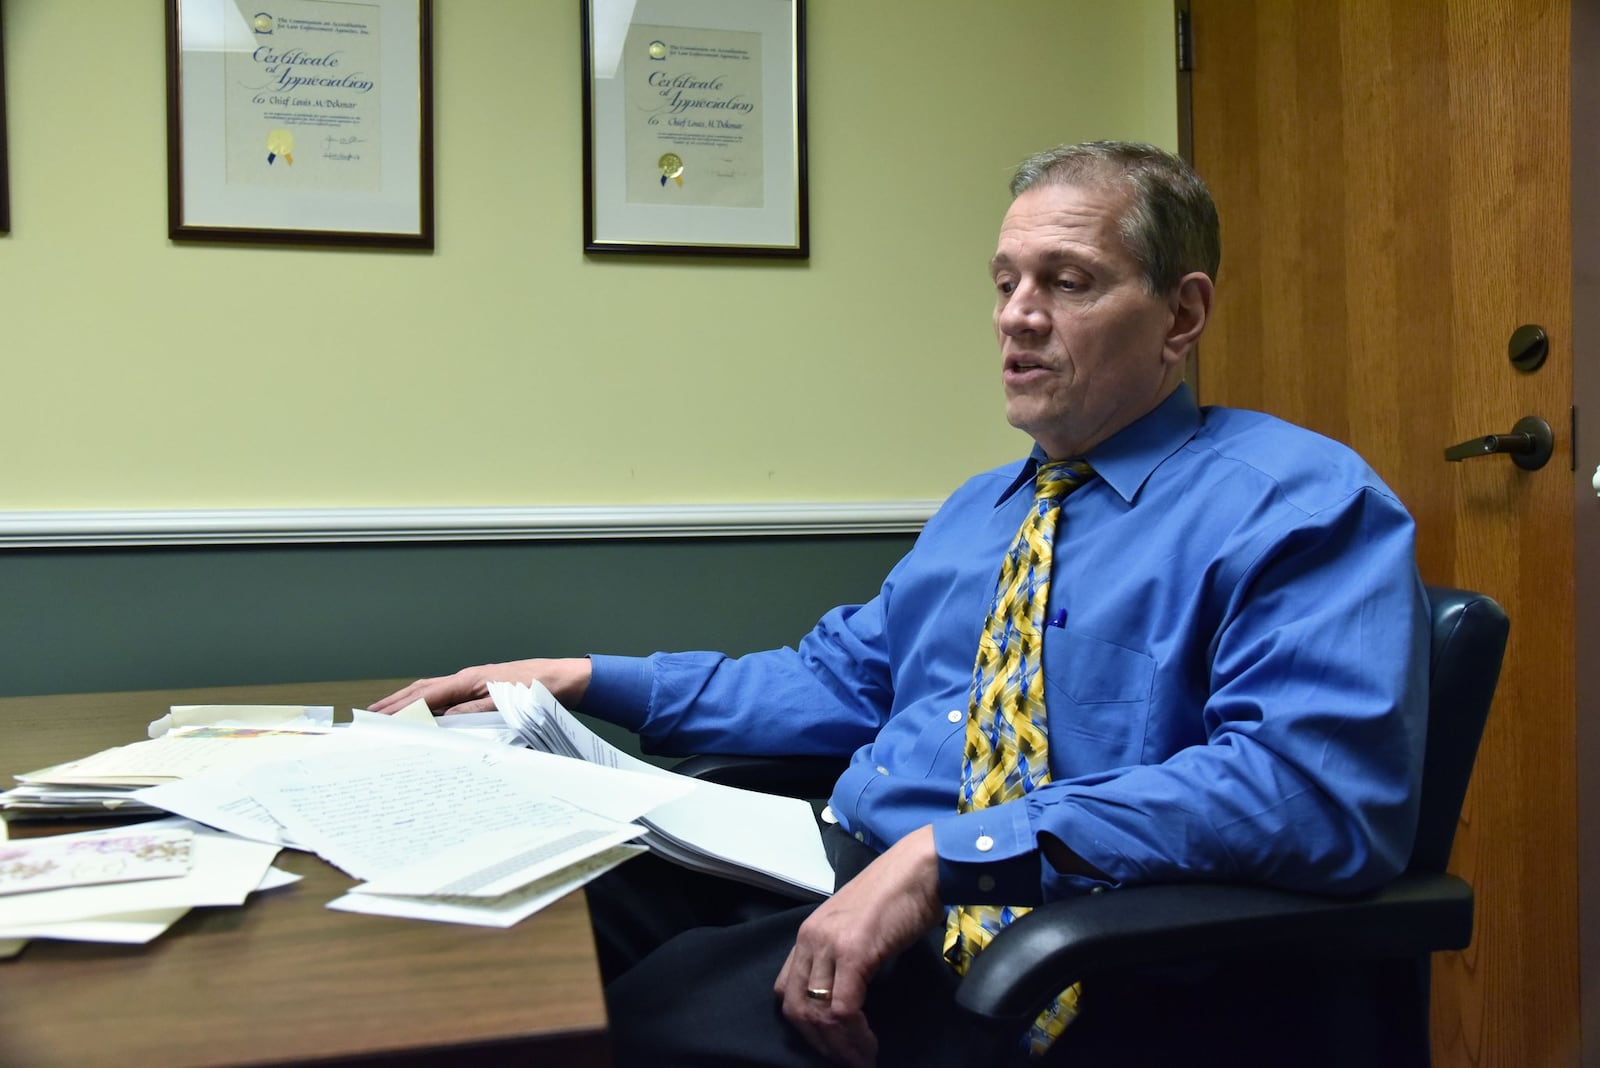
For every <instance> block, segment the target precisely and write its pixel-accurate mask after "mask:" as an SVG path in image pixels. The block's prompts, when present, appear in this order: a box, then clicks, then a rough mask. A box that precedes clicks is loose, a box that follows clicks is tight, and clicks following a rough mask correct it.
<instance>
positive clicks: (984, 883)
mask: <svg viewBox="0 0 1600 1068" xmlns="http://www.w3.org/2000/svg"><path fill="white" fill-rule="evenodd" d="M978 889H979V890H982V891H983V892H984V893H986V894H987V893H988V892H989V891H991V890H993V889H994V876H992V875H980V876H978Z"/></svg>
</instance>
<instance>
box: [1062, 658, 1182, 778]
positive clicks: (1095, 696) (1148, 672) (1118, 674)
mask: <svg viewBox="0 0 1600 1068" xmlns="http://www.w3.org/2000/svg"><path fill="white" fill-rule="evenodd" d="M1043 658H1044V662H1043V665H1042V666H1043V668H1044V677H1045V682H1044V685H1045V708H1046V710H1047V712H1048V714H1049V717H1050V742H1051V745H1050V765H1051V773H1052V776H1053V777H1054V778H1056V779H1065V778H1072V777H1075V776H1078V775H1087V774H1092V773H1095V772H1104V771H1106V770H1107V769H1109V768H1114V767H1125V766H1127V765H1130V764H1140V763H1143V762H1144V761H1143V754H1144V748H1145V733H1146V730H1147V728H1148V726H1149V722H1150V697H1151V694H1152V693H1153V692H1154V688H1155V678H1156V661H1155V658H1154V657H1153V656H1151V655H1150V654H1149V653H1146V652H1143V651H1142V650H1139V649H1130V648H1128V647H1127V646H1125V645H1117V644H1116V643H1115V642H1108V641H1105V640H1103V639H1100V638H1095V637H1092V636H1090V635H1088V634H1084V633H1082V632H1079V631H1074V630H1072V629H1071V628H1068V627H1046V628H1045V640H1044V650H1043ZM1058 741H1059V743H1060V744H1058Z"/></svg>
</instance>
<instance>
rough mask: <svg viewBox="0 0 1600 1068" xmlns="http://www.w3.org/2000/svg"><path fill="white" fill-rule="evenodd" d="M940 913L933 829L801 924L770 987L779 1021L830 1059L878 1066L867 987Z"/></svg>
mask: <svg viewBox="0 0 1600 1068" xmlns="http://www.w3.org/2000/svg"><path fill="white" fill-rule="evenodd" d="M943 914H944V906H943V905H942V904H941V903H940V902H939V860H938V855H937V854H936V853H935V852H934V846H933V828H932V827H931V826H930V827H924V828H922V829H921V830H919V831H914V832H912V833H911V834H909V835H907V836H906V837H905V838H903V839H901V840H900V841H899V842H897V843H895V845H894V846H892V847H891V848H890V849H889V850H888V851H886V852H885V853H884V854H883V855H882V856H880V857H879V858H878V859H877V860H875V861H873V862H872V863H871V864H869V865H867V867H866V868H865V869H863V870H862V872H861V874H860V875H857V876H856V877H855V878H854V879H851V880H850V881H849V882H848V883H846V884H845V885H844V886H842V887H841V888H840V889H839V890H838V892H837V893H835V894H834V895H833V897H831V898H829V899H828V900H827V901H825V902H824V903H823V904H822V905H820V906H818V908H817V910H816V911H815V912H813V913H812V914H811V916H810V918H808V919H807V920H806V921H805V923H803V924H801V925H800V932H799V935H798V936H797V937H796V939H795V945H794V948H793V949H792V950H790V951H789V959H788V960H786V961H785V962H784V964H783V970H782V971H780V972H779V973H778V981H777V983H776V984H774V986H773V990H774V992H775V993H776V994H777V995H778V996H779V997H780V998H782V999H783V1014H784V1016H786V1017H787V1018H788V1020H789V1022H790V1023H792V1024H794V1026H795V1027H797V1028H799V1030H800V1033H801V1034H803V1035H804V1036H805V1037H806V1041H808V1042H810V1043H811V1045H812V1046H814V1047H815V1048H816V1049H817V1050H818V1051H819V1052H821V1053H823V1054H825V1055H827V1056H828V1057H831V1058H833V1059H834V1060H836V1061H839V1062H841V1063H843V1064H848V1065H853V1066H861V1068H864V1066H869V1065H872V1064H874V1063H876V1061H877V1054H878V1039H877V1036H876V1035H874V1034H873V1033H872V1028H871V1027H869V1026H868V1025H867V1017H866V1014H865V1013H864V1012H863V1011H862V1009H863V1006H864V1005H865V1003H866V999H867V984H868V983H869V982H871V980H872V977H873V976H874V975H876V974H877V972H878V969H879V968H881V967H882V966H883V964H884V962H885V961H887V960H889V959H890V958H892V957H894V956H895V955H896V954H898V953H899V952H900V951H901V950H903V949H905V948H906V947H907V946H909V945H910V944H911V943H912V942H915V941H916V940H917V939H918V938H920V937H922V935H923V934H924V933H925V932H926V931H927V930H928V928H929V927H931V926H933V925H934V924H935V923H937V922H938V921H939V919H940V917H941V916H943ZM808 991H811V992H812V993H813V994H814V995H816V996H808V994H807V992H808ZM822 991H825V992H826V996H822V995H821V994H819V993H818V992H822Z"/></svg>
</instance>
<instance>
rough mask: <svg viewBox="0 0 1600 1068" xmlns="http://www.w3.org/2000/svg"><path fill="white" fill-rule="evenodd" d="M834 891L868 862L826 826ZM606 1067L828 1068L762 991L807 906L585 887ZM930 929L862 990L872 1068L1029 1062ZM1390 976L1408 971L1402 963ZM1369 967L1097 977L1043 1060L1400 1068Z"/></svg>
mask: <svg viewBox="0 0 1600 1068" xmlns="http://www.w3.org/2000/svg"><path fill="white" fill-rule="evenodd" d="M823 840H824V844H825V845H826V846H827V848H828V853H829V859H830V860H831V861H833V863H834V871H835V874H836V877H837V881H838V883H839V884H840V885H842V884H843V883H844V882H845V881H847V880H848V879H849V878H851V877H852V876H854V875H855V874H856V873H857V872H859V871H860V870H861V868H863V867H865V865H866V864H867V863H869V862H870V861H871V860H872V858H873V855H874V854H872V853H871V851H870V850H867V849H866V847H864V846H860V845H859V844H858V843H856V842H855V841H854V840H853V839H851V838H850V837H849V836H848V835H846V834H844V833H843V832H841V831H838V830H837V828H833V827H829V828H826V829H825V830H824V835H823ZM586 892H587V895H588V899H589V909H590V914H591V918H592V922H593V924H594V929H595V941H596V946H597V949H598V952H599V957H600V967H601V974H602V977H603V979H604V981H605V992H606V1005H607V1009H608V1012H609V1014H610V1023H611V1035H612V1052H613V1056H614V1058H615V1061H616V1064H617V1065H618V1066H619V1068H621V1066H629V1065H650V1066H670V1065H683V1066H694V1068H702V1066H705V1068H712V1066H717V1065H729V1066H733V1065H738V1066H752V1065H770V1066H776V1068H801V1066H805V1068H810V1066H815V1065H822V1064H825V1063H827V1062H826V1061H824V1060H823V1059H822V1058H821V1057H820V1056H819V1055H818V1054H816V1053H815V1052H814V1051H813V1050H812V1049H811V1048H810V1047H809V1046H808V1045H807V1044H806V1043H805V1040H804V1039H802V1038H801V1037H800V1036H799V1034H798V1033H797V1032H795V1031H794V1030H793V1029H792V1028H791V1027H790V1026H789V1024H788V1022H787V1021H786V1020H785V1019H784V1018H783V1014H782V1012H781V1010H780V1008H779V1005H778V1002H777V1000H776V998H775V997H774V995H773V993H772V984H773V982H774V981H775V980H776V978H777V975H778V970H779V969H780V968H781V967H782V966H783V962H784V960H785V958H786V957H787V956H788V954H789V950H790V948H791V947H793V945H794V940H795V935H796V932H797V931H798V929H799V927H800V924H801V923H802V922H804V920H805V919H806V917H807V916H809V915H810V914H811V912H812V910H814V909H815V908H816V905H817V903H816V902H799V901H796V900H794V899H792V898H787V897H783V896H781V895H778V894H774V893H770V892H767V891H762V890H757V889H754V888H751V887H747V886H745V885H743V884H740V883H734V882H730V881H728V880H723V879H718V878H715V877H711V876H706V875H701V874H699V873H695V872H690V871H687V870H685V869H683V868H680V867H678V866H676V865H673V864H670V863H668V862H666V861H663V860H660V859H658V858H656V857H654V856H645V857H640V858H638V859H636V860H631V861H629V862H628V863H626V864H624V865H622V866H621V867H619V868H617V869H614V870H613V871H611V872H609V873H607V874H606V875H604V876H602V877H601V878H599V879H596V880H595V881H594V882H592V883H590V884H589V887H588V888H587V891H586ZM942 939H943V929H942V927H940V928H936V929H934V930H930V931H929V932H928V935H927V936H926V937H925V938H923V939H922V940H920V941H919V942H917V943H916V944H914V945H912V946H911V947H909V948H908V949H907V950H906V951H905V952H904V953H902V954H901V955H900V957H899V958H897V959H896V960H894V961H892V962H890V963H889V964H888V965H887V966H886V967H885V968H884V969H883V971H882V972H880V973H879V975H878V976H877V977H876V978H875V979H874V981H873V984H872V988H871V991H870V993H869V996H868V1000H867V1009H866V1011H867V1018H868V1020H869V1022H870V1023H871V1025H872V1028H873V1031H874V1033H876V1034H877V1036H878V1040H879V1044H880V1047H879V1064H881V1065H884V1066H886V1068H898V1066H901V1065H905V1066H915V1068H923V1066H930V1068H938V1066H942V1065H949V1066H951V1068H980V1066H989V1065H1023V1064H1029V1063H1033V1064H1038V1063H1041V1062H1029V1061H1027V1060H1026V1058H1025V1057H1024V1056H1023V1055H1022V1051H1021V1047H1020V1043H1019V1038H1020V1036H1016V1035H990V1034H987V1033H985V1032H984V1031H983V1030H982V1029H981V1028H980V1027H979V1026H978V1025H977V1023H976V1022H975V1021H974V1019H973V1018H971V1017H970V1016H968V1015H967V1014H965V1013H963V1012H962V1011H961V1010H960V1009H959V1008H958V1007H957V1006H956V1005H955V1001H954V998H955V988H956V983H957V977H956V976H955V974H954V973H953V972H952V971H951V970H950V968H949V966H948V965H946V964H945V963H944V960H943V957H942V954H941V952H940V944H941V942H942ZM1398 963H1399V964H1401V965H1406V964H1409V962H1398ZM1373 969H1374V966H1373V965H1370V964H1364V963H1360V962H1289V963H1285V962H1281V961H1274V962H1267V961H1247V962H1234V963H1230V964H1227V965H1197V966H1195V967H1192V968H1187V969H1181V970H1172V971H1163V972H1156V973H1151V972H1141V973H1138V974H1128V975H1103V976H1095V977H1093V978H1091V979H1089V980H1086V981H1085V984H1084V992H1083V997H1082V1000H1081V1001H1080V1003H1079V1009H1080V1014H1079V1018H1078V1020H1077V1021H1076V1022H1074V1023H1073V1024H1072V1026H1070V1027H1069V1028H1067V1032H1066V1034H1065V1035H1063V1036H1062V1038H1061V1040H1060V1041H1059V1042H1057V1044H1056V1047H1055V1049H1053V1050H1052V1051H1051V1055H1050V1056H1049V1057H1048V1058H1046V1060H1045V1061H1044V1062H1042V1063H1044V1064H1047V1065H1130V1066H1138V1065H1145V1064H1150V1065H1163V1066H1167V1065H1173V1064H1182V1065H1185V1066H1191V1065H1228V1066H1245V1068H1248V1066H1251V1065H1262V1066H1268V1065H1271V1066H1276V1065H1282V1064H1296V1065H1325V1066H1328V1068H1343V1066H1346V1065H1359V1066H1361V1068H1367V1066H1388V1065H1394V1066H1396V1068H1413V1066H1415V1065H1418V1064H1425V1063H1426V1053H1425V1051H1423V1052H1421V1053H1420V1054H1419V1051H1417V1050H1415V1049H1403V1048H1400V1047H1398V1046H1397V1045H1396V1044H1395V1043H1394V1042H1392V1041H1390V1040H1389V1038H1388V1036H1386V1035H1385V1033H1384V1030H1383V1027H1382V1024H1381V1013H1380V1011H1379V1005H1378V1001H1379V1000H1380V999H1381V998H1382V997H1383V996H1384V994H1383V991H1384V987H1383V984H1382V982H1381V981H1378V980H1381V976H1378V975H1375V974H1374V971H1373Z"/></svg>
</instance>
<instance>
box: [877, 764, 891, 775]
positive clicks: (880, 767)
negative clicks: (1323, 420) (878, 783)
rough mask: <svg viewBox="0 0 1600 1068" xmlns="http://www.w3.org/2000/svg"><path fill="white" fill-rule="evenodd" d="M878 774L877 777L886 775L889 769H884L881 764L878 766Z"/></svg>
mask: <svg viewBox="0 0 1600 1068" xmlns="http://www.w3.org/2000/svg"><path fill="white" fill-rule="evenodd" d="M878 774H879V775H887V774H889V769H888V768H886V767H884V766H883V765H882V764H879V765H878Z"/></svg>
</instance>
